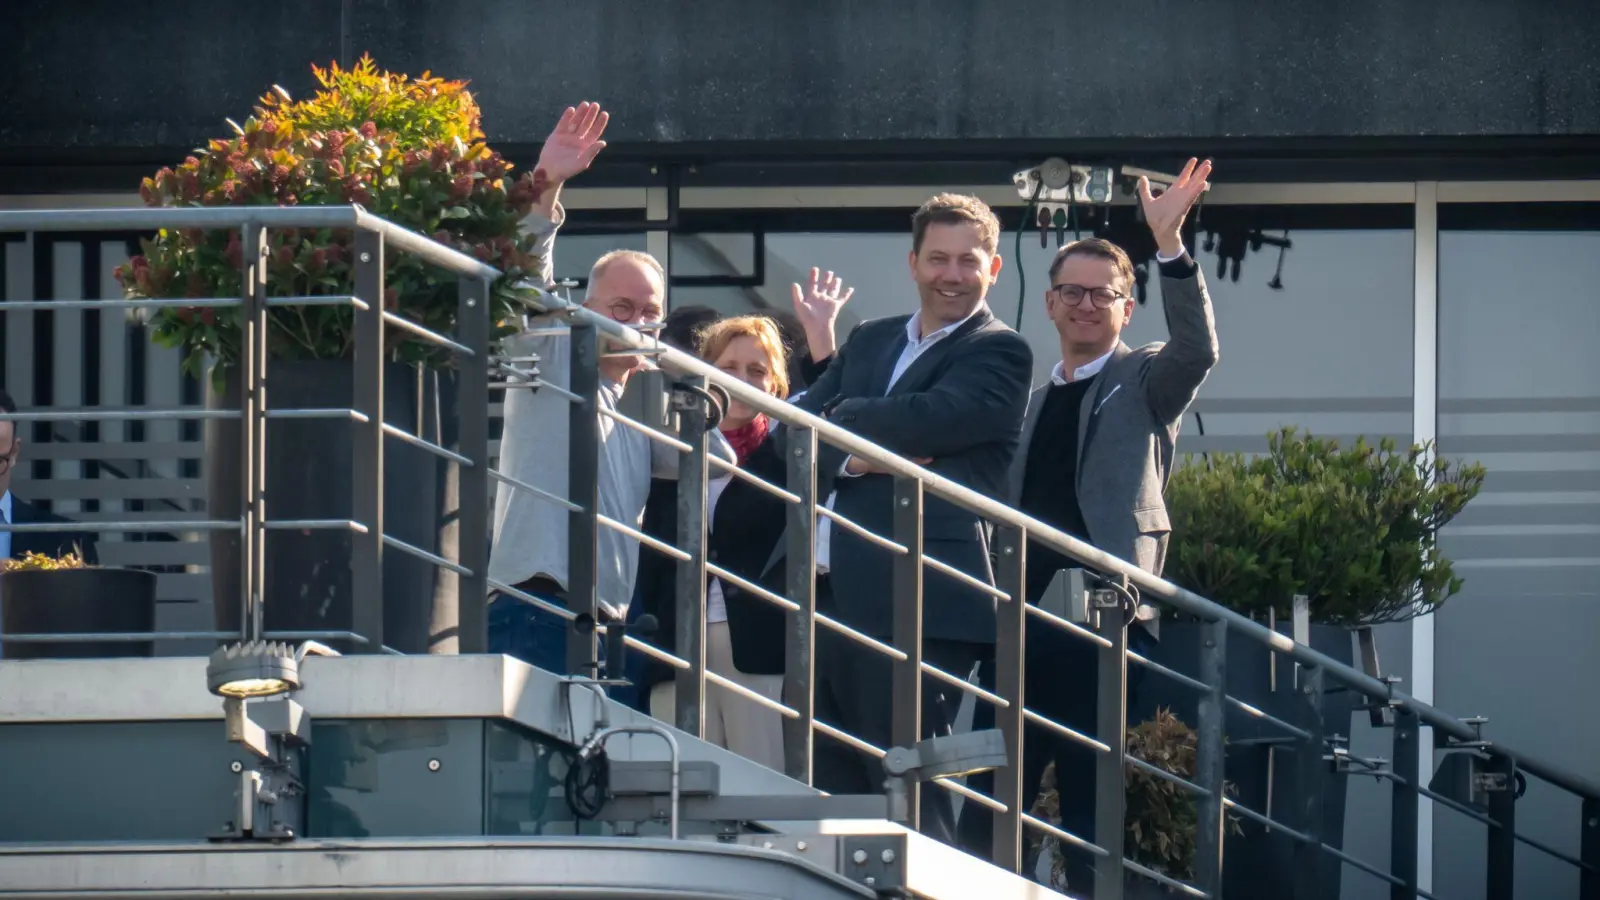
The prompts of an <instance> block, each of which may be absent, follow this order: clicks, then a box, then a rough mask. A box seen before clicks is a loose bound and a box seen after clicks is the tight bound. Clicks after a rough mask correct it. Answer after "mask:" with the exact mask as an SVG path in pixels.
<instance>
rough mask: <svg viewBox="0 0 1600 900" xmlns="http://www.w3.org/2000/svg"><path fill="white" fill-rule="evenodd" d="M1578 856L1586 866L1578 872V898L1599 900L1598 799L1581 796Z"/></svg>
mask: <svg viewBox="0 0 1600 900" xmlns="http://www.w3.org/2000/svg"><path fill="white" fill-rule="evenodd" d="M1582 831H1583V834H1582V838H1581V841H1580V844H1579V850H1578V858H1579V859H1581V860H1583V864H1584V865H1585V866H1588V868H1586V869H1583V870H1581V871H1580V872H1579V873H1578V900H1600V799H1596V798H1594V797H1585V798H1583V822H1582Z"/></svg>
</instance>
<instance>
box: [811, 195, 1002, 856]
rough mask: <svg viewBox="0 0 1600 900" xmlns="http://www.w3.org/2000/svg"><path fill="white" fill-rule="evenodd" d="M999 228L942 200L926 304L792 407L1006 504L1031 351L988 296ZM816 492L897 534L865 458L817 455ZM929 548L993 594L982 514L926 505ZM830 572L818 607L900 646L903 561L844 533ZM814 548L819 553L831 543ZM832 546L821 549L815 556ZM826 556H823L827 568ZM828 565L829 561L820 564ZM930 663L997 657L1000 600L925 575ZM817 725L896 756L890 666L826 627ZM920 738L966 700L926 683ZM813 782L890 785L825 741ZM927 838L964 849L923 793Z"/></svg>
mask: <svg viewBox="0 0 1600 900" xmlns="http://www.w3.org/2000/svg"><path fill="white" fill-rule="evenodd" d="M999 237H1000V223H999V221H998V220H997V219H996V218H995V215H994V213H993V212H992V211H990V209H989V207H988V206H986V205H985V204H984V203H983V202H982V201H981V200H978V199H977V198H975V197H966V196H960V195H953V194H941V195H939V196H937V197H934V198H933V199H931V200H929V201H928V202H927V203H926V204H924V205H923V207H922V208H921V209H920V210H918V211H917V213H916V214H915V215H914V216H913V217H912V242H911V253H910V257H909V264H910V269H911V277H912V280H913V281H914V282H915V283H916V285H917V293H918V295H919V299H920V301H921V302H920V304H919V309H918V310H917V311H916V312H914V313H911V314H909V315H901V316H891V317H889V318H884V319H876V320H873V321H869V322H864V323H862V324H861V325H859V326H857V327H856V329H855V330H854V331H853V332H851V334H850V337H849V338H848V340H846V341H845V344H844V346H843V347H841V348H840V349H839V351H838V352H837V353H836V354H835V355H834V357H833V359H832V360H831V361H829V363H828V366H827V369H826V371H825V372H824V373H823V374H822V376H821V377H820V378H819V379H818V380H817V381H816V383H815V384H813V385H812V386H811V388H810V389H809V390H808V391H807V392H806V393H805V395H804V396H803V397H801V398H799V400H798V401H797V402H798V404H799V405H800V406H801V407H802V408H804V409H807V410H808V411H810V412H813V413H817V414H820V415H823V416H826V417H827V418H829V419H830V420H831V421H833V422H834V423H836V424H838V425H840V426H843V427H844V428H847V429H849V430H851V431H854V432H856V433H857V434H859V435H861V436H862V437H865V438H867V439H869V440H871V441H873V442H875V443H878V444H881V445H883V446H885V447H887V448H889V449H890V450H894V451H895V452H897V453H900V454H901V455H903V456H905V457H907V458H911V459H915V460H916V461H917V462H919V463H921V464H923V465H925V466H927V468H929V469H931V470H932V471H934V472H936V473H938V474H940V475H943V476H944V477H946V478H949V479H951V480H952V481H957V482H960V483H961V484H964V485H966V486H967V487H970V488H972V489H974V490H976V491H980V492H982V493H985V494H988V495H990V496H992V497H995V498H997V499H1001V498H1003V497H1004V496H1005V491H1006V473H1007V472H1008V471H1009V469H1010V467H1011V463H1012V457H1013V456H1014V455H1015V453H1016V450H1017V439H1018V436H1019V434H1020V433H1021V430H1022V417H1023V413H1024V411H1025V409H1026V405H1027V398H1028V380H1029V375H1030V373H1031V371H1032V369H1033V354H1032V351H1031V350H1030V349H1029V348H1028V344H1027V342H1026V341H1024V340H1023V339H1022V337H1021V336H1020V335H1018V334H1017V333H1016V332H1015V331H1012V330H1011V329H1010V328H1009V327H1007V326H1006V325H1005V323H1003V322H1001V321H1000V320H999V319H996V318H995V317H994V316H993V315H991V314H990V312H989V308H988V306H987V305H986V303H985V296H986V295H987V293H988V290H989V287H990V285H992V284H993V283H994V279H995V277H996V276H998V275H999V274H1000V266H1001V260H1000V256H999V254H998V253H997V252H996V251H997V250H998V247H999ZM817 457H818V458H817V471H818V475H819V485H818V491H819V496H823V497H829V496H830V495H831V498H832V507H833V509H834V511H835V512H837V513H838V514H839V515H841V516H843V517H845V518H847V519H849V520H851V521H852V522H855V523H856V524H858V525H861V526H862V527H864V528H866V529H867V530H869V531H871V532H873V533H875V534H878V535H882V536H884V537H890V536H891V535H892V533H893V522H894V508H893V499H894V497H893V493H894V481H893V479H892V478H890V477H889V476H888V475H886V474H883V473H881V472H878V471H876V470H875V469H874V468H873V467H872V466H870V465H866V464H864V463H863V461H862V460H859V459H854V458H846V456H845V454H844V452H843V451H841V450H838V449H837V448H833V447H827V446H826V445H823V446H822V447H821V448H820V449H819V451H818V454H817ZM923 512H924V515H923V551H924V553H925V554H926V555H927V556H931V557H934V558H936V559H938V560H939V561H940V562H943V563H946V564H948V565H950V566H952V567H954V568H956V569H959V570H961V571H962V572H964V573H966V574H969V575H972V576H974V577H975V578H978V579H980V580H982V581H986V582H989V583H991V584H992V583H993V573H992V571H991V569H990V566H989V550H988V541H987V536H986V534H985V532H984V528H983V525H982V523H980V521H979V520H978V517H977V516H976V515H975V514H973V513H971V512H968V511H966V510H963V509H960V508H959V507H956V506H954V505H953V504H950V503H948V502H946V501H943V500H940V499H938V498H934V497H931V496H930V497H927V498H926V499H925V500H924V507H923ZM830 531H831V537H830V539H828V540H827V541H826V544H825V546H826V549H827V560H826V562H827V564H828V571H829V574H828V575H827V576H826V577H825V578H820V579H819V581H818V593H817V604H818V608H819V609H821V610H822V611H824V612H827V613H829V614H830V615H833V616H836V617H837V618H839V619H841V620H843V621H844V622H845V623H846V624H848V625H850V626H851V627H853V628H856V629H858V630H860V631H862V632H864V633H866V634H867V635H869V636H871V637H874V638H878V639H880V640H888V639H890V638H891V637H892V636H893V616H892V600H891V597H892V594H893V590H892V574H891V573H892V571H893V556H892V555H891V554H890V553H889V552H888V551H887V550H885V549H884V548H882V547H880V546H876V545H874V544H872V543H870V542H868V541H866V540H864V539H862V538H861V537H859V536H858V535H856V534H855V533H853V532H852V531H850V530H847V529H845V528H842V527H840V526H838V525H832V526H831V528H830ZM818 542H819V545H820V544H823V538H822V536H821V535H819V537H818ZM821 549H822V548H821V547H820V546H819V551H820V550H821ZM822 555H823V554H822V553H820V552H819V557H820V556H822ZM819 561H820V560H819ZM922 629H923V637H924V645H923V653H924V659H925V660H926V661H927V662H928V663H929V664H930V665H933V666H935V667H938V668H940V669H942V670H944V671H946V672H949V673H950V674H953V675H955V676H957V677H959V678H966V677H967V675H968V673H969V672H970V671H971V670H972V667H973V665H974V664H975V663H978V662H980V661H984V660H986V659H988V658H990V657H992V655H993V648H994V640H995V615H994V601H993V599H992V598H991V597H990V596H988V595H986V594H984V593H982V592H981V591H978V590H976V589H975V588H973V587H971V586H970V585H966V584H963V583H961V582H959V581H956V580H955V579H953V578H951V577H949V576H948V575H945V574H943V573H940V572H938V571H935V570H931V569H925V570H924V573H923V615H922ZM816 659H817V665H816V678H817V686H816V704H817V705H816V715H817V717H818V718H819V719H822V720H824V721H826V722H828V723H829V724H831V725H835V726H837V727H839V728H842V729H843V730H844V731H846V732H848V733H850V734H852V735H855V736H856V737H859V738H861V739H862V740H865V741H867V742H869V743H872V744H874V745H876V746H879V747H888V746H889V743H888V741H889V731H890V721H891V717H892V710H891V707H890V689H889V686H890V681H891V661H890V659H889V658H888V657H886V656H882V655H880V654H878V653H877V652H875V651H873V650H870V649H866V648H864V647H862V646H861V645H859V644H855V643H853V642H851V641H849V640H846V639H844V638H841V637H840V636H838V635H836V634H834V633H833V632H831V631H829V630H827V629H818V631H817V643H816ZM923 697H924V704H923V723H924V730H925V736H926V734H931V733H933V732H935V731H939V730H945V731H948V728H949V726H950V724H951V722H952V721H953V719H954V712H955V708H956V706H957V704H958V702H959V699H960V693H959V692H957V691H954V690H952V689H951V688H950V687H949V686H947V685H945V684H944V683H943V682H939V681H935V680H932V679H924V687H923ZM815 766H816V783H817V786H818V787H821V788H823V789H824V790H828V791H830V792H833V793H869V792H871V793H876V792H878V791H881V790H882V789H883V781H884V774H883V767H882V764H881V762H880V761H878V760H876V759H872V758H870V757H867V756H865V755H862V754H860V753H858V752H857V751H855V750H854V749H852V748H849V747H845V746H844V745H842V744H836V743H834V742H833V741H831V740H828V739H824V740H821V741H818V744H817V755H816V760H815ZM924 797H925V800H926V802H925V804H924V814H923V830H924V831H926V832H927V833H928V834H930V835H932V836H934V837H938V838H940V839H941V840H945V841H947V842H948V841H951V840H953V838H954V834H953V823H952V821H951V816H950V804H949V795H948V794H947V793H945V792H944V791H943V789H940V788H937V787H935V788H934V789H933V790H932V791H927V792H924Z"/></svg>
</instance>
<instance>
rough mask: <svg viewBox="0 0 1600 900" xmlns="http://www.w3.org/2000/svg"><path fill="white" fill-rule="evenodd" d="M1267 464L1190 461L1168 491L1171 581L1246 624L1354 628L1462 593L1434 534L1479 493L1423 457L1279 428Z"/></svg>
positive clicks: (1388, 445) (1477, 483)
mask: <svg viewBox="0 0 1600 900" xmlns="http://www.w3.org/2000/svg"><path fill="white" fill-rule="evenodd" d="M1269 444H1270V449H1269V451H1268V453H1267V454H1266V455H1264V456H1258V457H1254V458H1246V457H1244V456H1242V455H1240V454H1231V455H1226V456H1218V455H1212V456H1211V457H1210V459H1208V460H1200V459H1195V458H1193V457H1191V458H1189V459H1187V460H1186V461H1185V464H1184V465H1183V466H1181V467H1179V468H1178V470H1177V471H1176V472H1174V473H1173V476H1172V480H1171V483H1170V484H1169V485H1168V488H1167V507H1168V509H1169V511H1170V513H1171V516H1172V541H1171V545H1170V546H1169V547H1168V555H1167V561H1166V577H1167V578H1169V579H1171V580H1172V581H1174V582H1175V583H1177V584H1179V585H1181V586H1183V587H1186V588H1189V589H1190V590H1192V591H1194V592H1196V593H1198V594H1201V595H1202V596H1205V597H1208V598H1210V599H1212V600H1214V601H1216V602H1218V603H1222V604H1225V605H1227V606H1229V607H1231V608H1233V609H1235V610H1237V611H1239V612H1242V613H1245V614H1248V615H1257V614H1259V615H1262V616H1264V615H1265V614H1266V612H1267V610H1268V609H1275V610H1276V611H1277V614H1278V615H1279V616H1280V617H1287V616H1288V615H1289V614H1290V607H1291V604H1292V599H1293V597H1294V596H1295V595H1297V594H1303V595H1306V596H1308V597H1310V598H1311V615H1312V618H1313V619H1314V620H1316V621H1318V622H1321V623H1326V624H1332V625H1346V626H1357V625H1365V624H1373V623H1378V622H1393V621H1400V620H1404V619H1408V618H1411V617H1413V616H1418V615H1425V614H1427V613H1431V612H1433V611H1434V610H1435V609H1437V608H1438V607H1439V605H1440V604H1442V603H1444V601H1445V600H1447V599H1449V598H1450V597H1451V596H1452V595H1454V594H1455V593H1456V592H1458V591H1459V590H1460V589H1461V579H1459V578H1457V577H1456V576H1455V573H1454V570H1453V568H1452V566H1451V563H1450V560H1448V559H1446V558H1445V557H1444V555H1443V554H1442V553H1441V552H1440V550H1439V546H1438V534H1439V530H1440V529H1441V528H1443V527H1444V526H1445V525H1446V524H1447V523H1448V522H1449V521H1450V520H1451V519H1453V518H1455V517H1456V516H1457V515H1458V514H1459V513H1460V512H1461V511H1462V509H1464V508H1465V507H1466V505H1467V503H1468V502H1470V501H1471V500H1472V498H1473V497H1475V496H1477V494H1478V491H1479V490H1480V489H1482V487H1483V480H1484V469H1483V467H1482V466H1480V465H1475V464H1474V465H1465V464H1462V463H1460V462H1456V463H1451V462H1449V461H1448V460H1444V459H1435V458H1433V453H1432V450H1433V448H1432V447H1431V445H1430V446H1423V445H1418V446H1413V447H1411V448H1410V449H1408V450H1404V451H1402V450H1398V449H1396V446H1395V443H1394V441H1392V440H1390V439H1387V438H1386V439H1384V440H1383V441H1382V442H1380V443H1379V445H1378V446H1377V447H1373V446H1371V445H1369V444H1367V442H1366V441H1365V440H1364V439H1362V440H1358V441H1357V442H1356V444H1355V445H1354V446H1352V447H1348V448H1343V449H1341V448H1340V447H1339V446H1338V444H1337V442H1335V441H1331V440H1326V439H1320V438H1314V437H1312V436H1311V435H1309V434H1307V435H1304V436H1301V435H1300V434H1299V433H1298V432H1297V431H1296V430H1295V429H1293V428H1286V429H1284V430H1282V431H1280V432H1279V433H1277V434H1274V435H1271V436H1269Z"/></svg>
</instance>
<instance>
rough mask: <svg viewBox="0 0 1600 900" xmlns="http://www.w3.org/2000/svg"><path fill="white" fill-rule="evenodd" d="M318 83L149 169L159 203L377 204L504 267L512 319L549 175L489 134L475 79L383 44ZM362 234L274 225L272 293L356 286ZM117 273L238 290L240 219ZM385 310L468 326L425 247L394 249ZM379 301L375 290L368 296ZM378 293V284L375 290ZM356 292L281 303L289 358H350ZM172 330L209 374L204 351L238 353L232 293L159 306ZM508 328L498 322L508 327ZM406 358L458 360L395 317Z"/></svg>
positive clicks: (499, 318) (497, 311)
mask: <svg viewBox="0 0 1600 900" xmlns="http://www.w3.org/2000/svg"><path fill="white" fill-rule="evenodd" d="M312 70H313V72H314V73H315V74H316V77H317V81H318V82H319V84H320V89H319V90H318V91H317V92H316V95H315V96H313V97H312V98H311V99H309V100H303V101H298V102H296V101H292V100H291V99H290V98H289V95H288V94H287V93H286V92H284V91H283V89H282V88H277V87H274V88H273V90H272V91H270V92H268V93H267V94H266V95H265V96H263V97H262V98H261V101H260V105H259V106H257V107H256V109H255V115H254V116H252V117H251V118H250V119H249V120H248V121H246V122H245V124H244V125H243V126H242V127H241V126H239V125H237V124H235V123H233V122H232V121H231V120H230V121H229V123H228V124H229V125H230V126H232V127H233V130H234V132H235V134H234V135H233V136H232V137H230V138H227V139H222V140H213V141H211V142H210V145H209V146H208V147H207V148H206V149H204V150H196V151H195V154H194V155H193V156H190V157H189V158H188V159H186V160H184V162H183V163H182V164H180V165H179V166H177V167H176V168H175V169H172V168H166V169H162V170H161V171H160V172H157V173H156V174H155V176H154V177H152V178H146V179H145V180H144V184H143V186H142V187H141V189H140V196H142V197H143V198H144V201H145V203H146V204H148V205H150V206H249V205H262V206H295V205H313V206H323V205H340V204H360V205H361V206H363V207H365V208H366V209H367V210H369V211H370V212H372V213H375V214H376V215H379V216H382V217H384V218H386V219H388V220H390V221H392V222H395V223H396V224H399V225H402V226H404V227H406V228H409V229H411V230H413V231H417V232H420V233H422V234H426V235H430V236H432V238H433V239H434V240H436V241H439V242H440V243H443V244H446V245H448V246H450V247H453V248H455V249H457V250H460V251H462V252H464V253H467V254H469V255H471V256H474V257H476V258H477V259H479V260H482V261H484V262H487V263H489V264H491V265H494V266H496V267H498V268H500V269H501V270H502V271H503V272H504V273H505V277H504V278H502V279H500V281H499V283H498V284H497V285H496V286H495V289H494V291H493V296H492V301H491V315H492V316H493V321H494V322H496V323H500V322H504V321H507V320H509V319H510V314H511V310H512V305H513V297H512V292H511V290H510V287H509V286H510V285H511V284H512V283H514V282H515V281H517V280H518V279H521V278H525V277H527V276H529V275H530V274H532V273H535V272H537V271H538V268H539V260H538V259H537V257H536V256H535V255H534V253H533V252H532V251H533V241H532V239H531V238H529V237H526V236H524V235H523V234H522V233H521V230H520V228H519V223H520V221H521V219H522V218H523V217H525V216H526V215H527V214H528V213H529V211H530V210H531V209H532V208H533V206H534V204H535V202H536V201H537V199H538V195H539V191H540V187H539V186H538V185H536V184H535V182H534V180H533V178H532V176H531V174H530V175H524V176H523V177H522V178H520V179H516V180H513V179H512V178H511V175H510V173H511V169H512V165H511V164H510V163H509V162H507V161H506V160H505V159H503V158H502V157H501V156H500V154H498V153H496V152H494V151H491V150H490V149H489V148H488V146H487V145H485V144H484V143H483V132H482V130H481V128H480V127H479V122H480V116H479V111H478V107H477V104H476V103H475V102H474V101H473V99H472V95H471V94H469V93H468V92H467V90H466V83H465V82H461V81H444V80H442V79H438V78H434V77H432V76H431V75H430V74H428V73H423V75H422V76H421V77H420V78H409V77H407V76H405V75H394V74H390V73H387V72H382V71H379V70H378V68H377V66H376V65H375V64H374V63H373V61H372V60H371V59H370V58H367V57H362V59H361V61H360V63H358V64H357V65H355V66H354V67H352V68H350V69H348V70H346V69H341V68H340V67H339V66H338V64H333V65H331V66H330V67H329V68H327V69H322V68H318V67H316V66H313V67H312ZM352 241H353V235H352V234H350V233H348V232H343V231H341V232H334V231H331V230H329V229H285V230H280V231H275V232H271V233H269V237H268V246H267V248H266V274H267V289H268V293H269V295H271V296H311V295H335V296H337V295H349V294H351V293H352V292H353V289H354V288H353V268H352V252H351V246H352ZM143 249H144V252H143V254H141V255H139V256H135V257H134V258H133V259H132V260H130V261H129V263H128V265H127V266H124V267H118V269H117V272H116V277H117V279H118V281H120V282H121V283H122V285H123V287H124V289H125V290H126V291H127V293H128V295H129V296H131V297H153V298H175V297H236V296H238V295H239V293H240V290H241V283H242V281H243V276H242V275H241V268H240V267H241V265H242V263H243V262H244V258H245V255H246V254H245V251H244V247H243V246H242V243H241V235H240V233H239V231H238V230H233V229H230V230H215V231H202V230H200V229H182V230H163V231H161V232H160V233H159V234H157V236H156V237H155V238H154V239H153V240H147V241H144V242H143ZM385 263H386V281H385V285H386V288H387V290H386V291H385V296H384V297H383V298H382V300H383V304H384V306H385V308H387V309H389V310H391V311H394V312H397V313H399V314H400V315H402V316H405V317H407V318H409V319H411V320H412V321H414V322H417V323H419V324H421V325H423V326H425V327H427V328H429V329H432V330H434V331H439V332H444V333H450V332H453V331H454V330H455V321H456V312H457V289H456V276H454V275H452V274H449V273H447V272H444V271H442V270H439V269H435V268H433V267H430V266H426V265H424V264H423V263H421V262H420V261H419V260H417V259H416V258H415V257H413V256H409V255H407V254H402V253H389V254H387V256H386V259H385ZM363 299H369V298H363ZM371 299H376V298H371ZM353 319H354V313H353V311H352V309H351V307H350V306H348V305H337V306H311V307H275V308H273V309H272V310H271V311H270V313H269V320H270V323H271V324H270V328H269V331H268V336H267V342H268V352H269V353H270V354H271V355H272V356H274V357H276V358H282V359H346V358H349V357H350V355H351V353H352V350H353V346H354V335H353V332H352V327H353ZM152 325H153V334H154V337H155V339H156V341H158V342H159V343H161V344H163V345H164V346H169V347H182V348H184V349H185V350H186V351H187V354H186V357H185V365H186V367H187V368H188V369H189V370H190V371H191V372H197V371H198V369H199V366H200V365H201V363H202V361H203V359H204V358H205V356H207V355H210V356H212V357H214V358H216V359H217V360H218V361H219V363H221V365H220V366H219V372H220V371H221V370H222V369H223V368H224V367H230V366H231V365H233V364H234V363H235V362H236V361H237V359H238V355H239V347H240V340H241V330H240V318H239V313H238V310H237V309H234V308H231V307H223V308H215V307H209V306H208V307H198V308H195V307H186V308H176V309H164V310H161V311H160V312H158V313H156V314H155V315H154V316H152ZM503 333H505V330H501V331H500V332H498V333H497V334H503ZM387 340H388V343H387V346H388V347H389V348H390V350H391V352H392V355H393V358H395V359H398V360H402V361H406V362H413V363H427V364H432V365H447V364H448V361H449V356H448V354H447V353H446V352H445V351H442V350H440V349H439V348H437V347H435V346H433V345H432V344H428V343H426V342H424V341H422V340H421V339H420V338H417V337H416V336H414V335H412V334H411V333H409V332H406V331H401V330H398V329H390V331H389V334H388V335H387Z"/></svg>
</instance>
